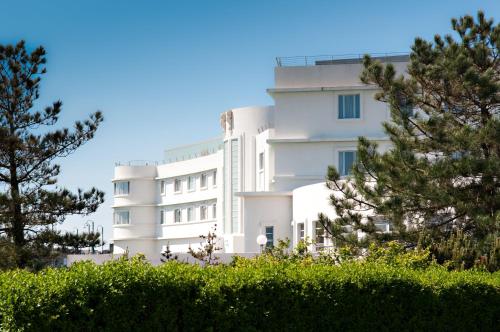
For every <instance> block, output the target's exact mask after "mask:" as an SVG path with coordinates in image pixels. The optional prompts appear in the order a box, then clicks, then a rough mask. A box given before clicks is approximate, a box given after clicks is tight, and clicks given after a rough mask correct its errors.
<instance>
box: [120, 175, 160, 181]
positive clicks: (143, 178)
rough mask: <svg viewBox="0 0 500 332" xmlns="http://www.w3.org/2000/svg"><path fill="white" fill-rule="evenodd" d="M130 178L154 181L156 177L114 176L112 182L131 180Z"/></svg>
mask: <svg viewBox="0 0 500 332" xmlns="http://www.w3.org/2000/svg"><path fill="white" fill-rule="evenodd" d="M130 180H150V181H154V180H155V178H154V177H149V176H147V177H126V178H113V179H111V182H118V181H130Z"/></svg>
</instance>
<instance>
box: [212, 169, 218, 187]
mask: <svg viewBox="0 0 500 332" xmlns="http://www.w3.org/2000/svg"><path fill="white" fill-rule="evenodd" d="M212 176H213V177H212V186H214V187H216V186H217V170H215V171H214V174H213V175H212Z"/></svg>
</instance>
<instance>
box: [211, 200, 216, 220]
mask: <svg viewBox="0 0 500 332" xmlns="http://www.w3.org/2000/svg"><path fill="white" fill-rule="evenodd" d="M212 219H217V203H213V204H212Z"/></svg>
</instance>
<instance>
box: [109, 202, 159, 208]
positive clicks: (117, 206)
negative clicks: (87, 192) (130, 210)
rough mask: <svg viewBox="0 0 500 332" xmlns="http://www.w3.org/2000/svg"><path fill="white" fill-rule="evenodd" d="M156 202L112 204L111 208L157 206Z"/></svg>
mask: <svg viewBox="0 0 500 332" xmlns="http://www.w3.org/2000/svg"><path fill="white" fill-rule="evenodd" d="M157 206H158V204H151V203H149V204H118V205H112V206H111V208H113V209H114V208H124V207H157Z"/></svg>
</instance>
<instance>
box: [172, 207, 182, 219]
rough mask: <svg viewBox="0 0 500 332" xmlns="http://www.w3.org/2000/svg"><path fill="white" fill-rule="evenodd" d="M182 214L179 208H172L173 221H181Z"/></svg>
mask: <svg viewBox="0 0 500 332" xmlns="http://www.w3.org/2000/svg"><path fill="white" fill-rule="evenodd" d="M181 217H182V214H181V209H175V210H174V222H181V221H182V218H181Z"/></svg>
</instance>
